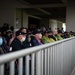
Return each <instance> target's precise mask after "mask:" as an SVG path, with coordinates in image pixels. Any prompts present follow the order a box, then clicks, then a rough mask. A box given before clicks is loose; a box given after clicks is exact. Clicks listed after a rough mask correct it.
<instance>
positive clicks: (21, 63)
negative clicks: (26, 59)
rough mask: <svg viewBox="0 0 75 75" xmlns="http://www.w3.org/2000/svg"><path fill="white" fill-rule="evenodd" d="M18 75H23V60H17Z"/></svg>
mask: <svg viewBox="0 0 75 75" xmlns="http://www.w3.org/2000/svg"><path fill="white" fill-rule="evenodd" d="M18 69H19V72H18V73H19V75H22V74H23V58H19V68H18Z"/></svg>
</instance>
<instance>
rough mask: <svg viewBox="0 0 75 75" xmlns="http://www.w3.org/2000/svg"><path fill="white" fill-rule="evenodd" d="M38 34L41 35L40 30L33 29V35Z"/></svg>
mask: <svg viewBox="0 0 75 75" xmlns="http://www.w3.org/2000/svg"><path fill="white" fill-rule="evenodd" d="M38 33H41V30H40V29H35V30H34V31H33V34H34V35H35V34H38Z"/></svg>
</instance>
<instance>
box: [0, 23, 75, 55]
mask: <svg viewBox="0 0 75 75" xmlns="http://www.w3.org/2000/svg"><path fill="white" fill-rule="evenodd" d="M72 36H75V33H74V32H72V31H70V32H64V30H63V28H62V29H59V28H57V29H56V28H55V29H54V30H52V29H51V28H49V29H46V28H44V27H41V28H40V29H37V28H35V29H34V30H33V31H30V30H28V29H27V28H25V27H21V28H20V29H18V30H17V31H14V28H13V27H11V28H10V29H9V27H8V25H7V24H4V26H3V27H2V28H0V55H2V54H6V53H9V52H13V51H18V50H22V49H26V48H29V47H33V46H38V45H41V44H46V43H51V42H55V41H58V40H62V39H65V38H69V37H72Z"/></svg>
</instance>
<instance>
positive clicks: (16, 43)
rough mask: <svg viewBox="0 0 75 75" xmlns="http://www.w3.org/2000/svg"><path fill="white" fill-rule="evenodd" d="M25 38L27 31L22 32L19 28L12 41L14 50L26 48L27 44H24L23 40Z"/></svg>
mask: <svg viewBox="0 0 75 75" xmlns="http://www.w3.org/2000/svg"><path fill="white" fill-rule="evenodd" d="M25 39H26V33H24V32H21V31H20V30H18V31H17V32H16V37H15V39H14V40H13V41H12V43H11V47H12V51H17V50H21V49H24V48H25V46H24V45H23V42H24V41H25Z"/></svg>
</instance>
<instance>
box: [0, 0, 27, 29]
mask: <svg viewBox="0 0 75 75" xmlns="http://www.w3.org/2000/svg"><path fill="white" fill-rule="evenodd" d="M25 7H27V6H26V5H25V4H24V3H21V2H19V1H17V0H1V1H0V26H2V25H3V23H8V24H10V25H13V26H14V28H20V27H21V26H26V27H27V25H28V16H27V14H26V12H25V11H24V12H22V9H17V10H16V8H25ZM16 18H18V22H19V23H18V25H17V26H16Z"/></svg>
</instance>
